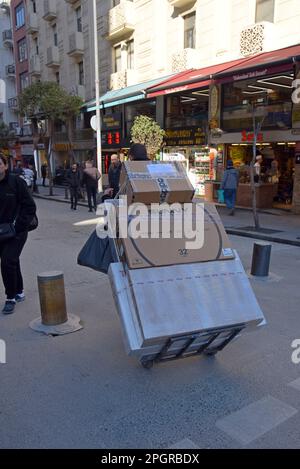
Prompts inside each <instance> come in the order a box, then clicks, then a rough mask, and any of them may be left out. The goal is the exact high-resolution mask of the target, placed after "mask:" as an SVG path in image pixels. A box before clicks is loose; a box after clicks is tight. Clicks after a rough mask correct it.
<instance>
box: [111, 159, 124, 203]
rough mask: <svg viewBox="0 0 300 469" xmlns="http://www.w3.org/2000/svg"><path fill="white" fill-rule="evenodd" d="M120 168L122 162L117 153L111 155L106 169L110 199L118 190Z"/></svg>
mask: <svg viewBox="0 0 300 469" xmlns="http://www.w3.org/2000/svg"><path fill="white" fill-rule="evenodd" d="M121 169H122V163H120V160H119V157H118V155H116V154H113V155H111V159H110V167H109V170H108V183H109V188H110V189H111V198H112V199H114V198H115V197H116V195H117V193H118V192H119V186H120V175H121Z"/></svg>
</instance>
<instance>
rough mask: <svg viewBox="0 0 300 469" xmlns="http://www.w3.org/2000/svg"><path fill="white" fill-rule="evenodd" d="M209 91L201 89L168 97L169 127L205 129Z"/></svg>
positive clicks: (167, 119)
mask: <svg viewBox="0 0 300 469" xmlns="http://www.w3.org/2000/svg"><path fill="white" fill-rule="evenodd" d="M208 96H209V91H208V90H200V91H194V92H190V93H185V94H184V95H181V96H169V97H167V98H166V122H165V126H166V128H167V129H186V128H190V127H200V128H202V129H203V130H204V131H205V129H206V126H207V119H208V100H209V97H208Z"/></svg>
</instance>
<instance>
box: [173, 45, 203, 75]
mask: <svg viewBox="0 0 300 469" xmlns="http://www.w3.org/2000/svg"><path fill="white" fill-rule="evenodd" d="M199 67H200V54H199V51H198V50H197V49H183V50H182V51H179V52H177V53H176V54H173V55H172V72H174V73H175V72H183V71H184V70H190V69H191V68H199Z"/></svg>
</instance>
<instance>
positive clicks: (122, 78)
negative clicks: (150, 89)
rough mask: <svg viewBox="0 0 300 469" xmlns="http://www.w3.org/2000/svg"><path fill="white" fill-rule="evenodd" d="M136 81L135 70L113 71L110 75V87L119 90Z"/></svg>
mask: <svg viewBox="0 0 300 469" xmlns="http://www.w3.org/2000/svg"><path fill="white" fill-rule="evenodd" d="M136 83H137V74H136V71H135V70H122V71H120V72H116V73H113V74H112V75H111V76H110V89H111V90H119V89H121V88H126V87H127V86H131V85H135V84H136Z"/></svg>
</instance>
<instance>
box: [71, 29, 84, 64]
mask: <svg viewBox="0 0 300 469" xmlns="http://www.w3.org/2000/svg"><path fill="white" fill-rule="evenodd" d="M83 53H84V43H83V34H82V33H80V32H78V31H76V32H75V33H72V34H70V35H69V52H68V55H69V56H70V57H74V58H75V59H78V58H80V57H82V56H83Z"/></svg>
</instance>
